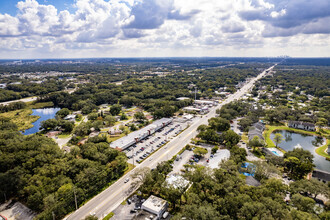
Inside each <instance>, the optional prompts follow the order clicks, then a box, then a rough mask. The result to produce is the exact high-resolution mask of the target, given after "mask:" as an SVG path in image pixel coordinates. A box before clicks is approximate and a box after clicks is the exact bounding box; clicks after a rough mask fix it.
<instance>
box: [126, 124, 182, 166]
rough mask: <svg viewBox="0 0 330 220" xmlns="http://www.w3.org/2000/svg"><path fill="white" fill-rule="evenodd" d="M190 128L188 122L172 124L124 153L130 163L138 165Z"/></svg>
mask: <svg viewBox="0 0 330 220" xmlns="http://www.w3.org/2000/svg"><path fill="white" fill-rule="evenodd" d="M187 126H188V122H183V123H181V122H175V121H174V122H172V123H171V124H169V125H168V126H167V127H164V128H162V129H160V130H158V131H157V132H155V133H154V134H152V135H150V136H148V137H146V138H145V139H143V140H142V141H140V142H139V143H137V144H135V145H133V146H132V147H130V148H128V149H127V150H125V151H124V153H126V155H127V157H128V162H129V163H131V164H136V163H140V162H142V161H143V160H144V159H146V158H147V157H148V156H149V155H150V154H151V153H152V152H154V151H156V150H157V149H158V148H160V147H162V146H164V145H165V144H166V143H167V142H168V141H170V140H171V139H172V138H173V137H175V136H177V135H178V134H179V133H180V132H181V131H182V130H184V129H185V128H186V127H187Z"/></svg>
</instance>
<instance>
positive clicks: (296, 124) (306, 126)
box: [288, 121, 316, 131]
mask: <svg viewBox="0 0 330 220" xmlns="http://www.w3.org/2000/svg"><path fill="white" fill-rule="evenodd" d="M288 126H289V127H290V128H297V129H302V130H306V131H315V130H316V128H315V125H314V124H313V123H309V122H303V121H289V122H288Z"/></svg>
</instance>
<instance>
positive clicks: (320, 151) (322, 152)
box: [264, 125, 330, 158]
mask: <svg viewBox="0 0 330 220" xmlns="http://www.w3.org/2000/svg"><path fill="white" fill-rule="evenodd" d="M276 130H286V131H292V132H295V133H300V134H307V135H314V136H320V135H319V134H317V133H316V132H313V131H304V130H300V129H294V128H289V127H286V126H270V125H266V130H265V132H264V137H265V141H266V144H267V147H275V144H274V142H273V141H272V140H271V138H270V134H271V133H273V132H274V131H276ZM327 132H328V131H327V130H326V131H325V133H327ZM326 140H327V142H326V144H325V145H324V146H321V147H318V148H316V150H315V152H316V153H317V154H318V155H320V156H322V157H326V158H330V155H328V154H326V153H325V149H326V148H327V147H328V144H330V141H329V139H326Z"/></svg>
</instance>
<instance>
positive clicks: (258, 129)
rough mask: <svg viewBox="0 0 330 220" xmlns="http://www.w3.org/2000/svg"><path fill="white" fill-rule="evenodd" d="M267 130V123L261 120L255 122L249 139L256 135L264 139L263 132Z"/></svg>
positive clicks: (249, 133)
mask: <svg viewBox="0 0 330 220" xmlns="http://www.w3.org/2000/svg"><path fill="white" fill-rule="evenodd" d="M264 130H265V125H264V124H263V123H261V122H257V123H254V124H253V125H252V126H251V127H250V129H249V132H248V137H249V140H252V139H253V138H254V137H255V136H257V137H258V138H259V139H260V140H264V136H263V135H262V133H263V132H264Z"/></svg>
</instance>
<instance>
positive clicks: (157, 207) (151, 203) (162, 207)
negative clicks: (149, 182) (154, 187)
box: [141, 195, 168, 219]
mask: <svg viewBox="0 0 330 220" xmlns="http://www.w3.org/2000/svg"><path fill="white" fill-rule="evenodd" d="M167 207H168V203H167V201H166V200H164V199H161V198H159V197H156V196H153V195H151V196H150V197H149V198H148V199H147V200H146V201H145V202H144V203H143V204H142V206H141V209H143V210H145V211H147V212H150V213H152V214H155V215H157V217H158V219H160V218H161V216H162V215H163V213H164V212H165V211H166V210H167Z"/></svg>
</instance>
